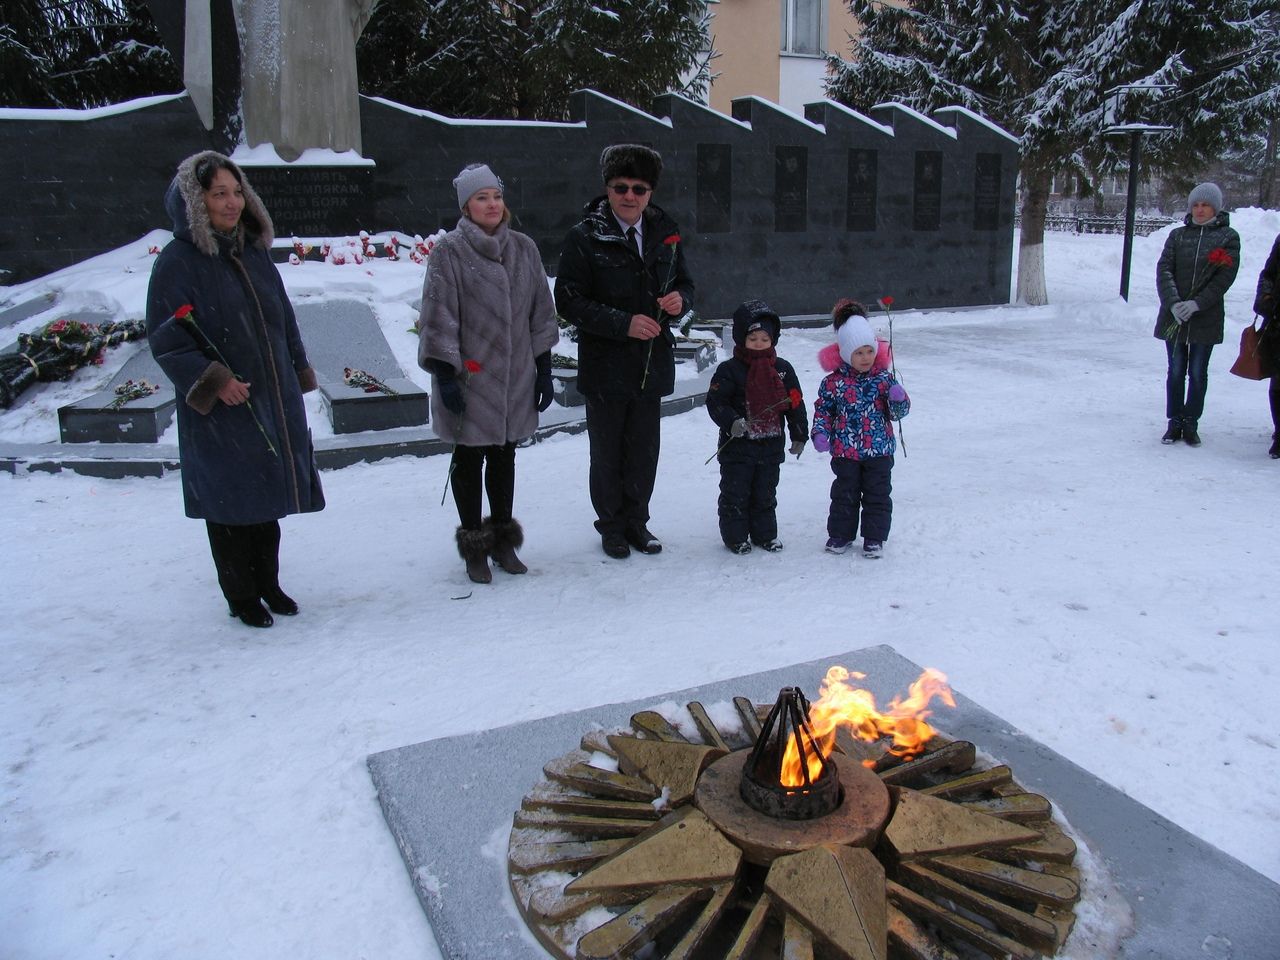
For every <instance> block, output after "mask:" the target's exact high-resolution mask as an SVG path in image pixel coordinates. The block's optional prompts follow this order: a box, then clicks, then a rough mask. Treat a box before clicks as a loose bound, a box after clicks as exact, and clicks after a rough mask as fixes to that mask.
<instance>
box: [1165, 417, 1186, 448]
mask: <svg viewBox="0 0 1280 960" xmlns="http://www.w3.org/2000/svg"><path fill="white" fill-rule="evenodd" d="M1181 439H1182V424H1180V423H1174V422H1173V421H1172V420H1170V421H1169V429H1168V430H1166V431H1165V432H1164V436H1163V437H1161V438H1160V442H1161V443H1177V442H1178V441H1179V440H1181Z"/></svg>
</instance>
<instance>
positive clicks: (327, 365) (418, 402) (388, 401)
mask: <svg viewBox="0 0 1280 960" xmlns="http://www.w3.org/2000/svg"><path fill="white" fill-rule="evenodd" d="M296 312H297V317H298V327H299V329H300V330H301V331H302V337H303V340H304V341H305V342H306V344H307V356H308V359H310V361H311V365H312V366H313V367H315V370H316V375H317V376H318V378H319V380H320V396H321V398H322V401H323V403H324V407H325V410H326V412H327V413H328V415H329V422H330V423H332V424H333V431H334V433H361V432H363V431H365V430H387V429H390V428H393V427H416V426H421V425H423V424H425V423H426V422H427V420H428V419H429V417H430V397H429V396H428V394H427V392H426V391H425V390H423V389H422V388H421V387H419V386H418V385H417V384H416V383H414V382H413V381H412V380H410V379H408V378H407V377H406V376H405V375H404V371H403V370H401V369H400V364H399V363H398V362H397V361H396V358H395V356H394V355H393V354H392V353H391V346H390V345H389V344H388V343H387V338H386V336H385V335H384V334H383V332H382V328H381V327H380V326H379V325H378V320H377V318H376V317H375V316H374V314H373V311H372V310H371V309H370V308H369V306H368V304H365V303H360V302H359V301H355V300H326V301H323V302H320V303H307V304H301V305H299V306H298V307H297V311H296ZM347 368H351V369H352V370H363V371H364V372H365V373H367V374H370V375H371V376H373V377H376V378H377V379H378V380H381V381H382V382H383V383H385V384H386V385H387V387H388V388H389V389H391V390H394V391H395V393H394V394H386V393H382V392H376V393H366V392H365V391H364V390H363V389H362V388H360V387H351V386H348V385H347V384H346V383H344V382H343V372H344V371H345V370H346V369H347Z"/></svg>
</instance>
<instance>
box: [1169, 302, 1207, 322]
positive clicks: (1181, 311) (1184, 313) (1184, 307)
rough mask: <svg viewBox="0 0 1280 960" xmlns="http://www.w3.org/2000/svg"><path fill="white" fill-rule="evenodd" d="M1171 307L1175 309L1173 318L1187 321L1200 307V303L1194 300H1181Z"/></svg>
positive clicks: (1172, 309)
mask: <svg viewBox="0 0 1280 960" xmlns="http://www.w3.org/2000/svg"><path fill="white" fill-rule="evenodd" d="M1169 309H1170V310H1171V311H1173V319H1175V320H1177V321H1178V322H1179V323H1186V322H1187V321H1188V320H1190V319H1191V315H1192V314H1193V313H1195V312H1196V311H1197V310H1199V309H1200V304H1198V303H1196V302H1195V301H1194V300H1179V301H1178V302H1177V303H1175V304H1174V305H1173V306H1172V307H1170V308H1169Z"/></svg>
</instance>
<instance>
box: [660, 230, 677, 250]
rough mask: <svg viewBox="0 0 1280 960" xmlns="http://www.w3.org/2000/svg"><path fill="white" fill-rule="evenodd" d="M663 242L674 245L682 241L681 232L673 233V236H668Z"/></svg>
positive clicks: (669, 245)
mask: <svg viewBox="0 0 1280 960" xmlns="http://www.w3.org/2000/svg"><path fill="white" fill-rule="evenodd" d="M662 242H663V243H665V244H666V245H667V246H668V247H674V246H675V245H676V244H677V243H679V242H680V234H678V233H673V234H672V235H671V236H669V237H667V239H665V240H663V241H662Z"/></svg>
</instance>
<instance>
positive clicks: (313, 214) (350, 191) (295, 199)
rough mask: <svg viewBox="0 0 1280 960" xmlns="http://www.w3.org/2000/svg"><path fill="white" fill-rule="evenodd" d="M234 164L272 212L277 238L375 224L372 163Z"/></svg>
mask: <svg viewBox="0 0 1280 960" xmlns="http://www.w3.org/2000/svg"><path fill="white" fill-rule="evenodd" d="M237 163H240V164H241V165H242V166H243V167H244V171H245V173H246V174H247V175H248V177H249V183H250V184H252V185H253V189H254V190H256V191H257V192H258V195H259V196H260V197H262V202H263V203H264V204H266V207H267V210H269V211H270V212H271V219H272V221H273V222H274V223H275V227H276V236H277V237H279V238H282V239H288V238H289V237H315V238H320V239H324V238H328V237H346V236H354V235H356V234H357V233H359V232H360V231H361V230H368V231H369V232H370V233H372V232H373V231H374V230H376V229H377V225H376V224H374V223H372V219H373V211H374V196H373V172H374V166H373V164H372V163H359V164H356V163H351V164H326V165H320V164H308V163H272V164H262V165H259V164H257V163H254V162H252V161H240V160H237Z"/></svg>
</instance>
